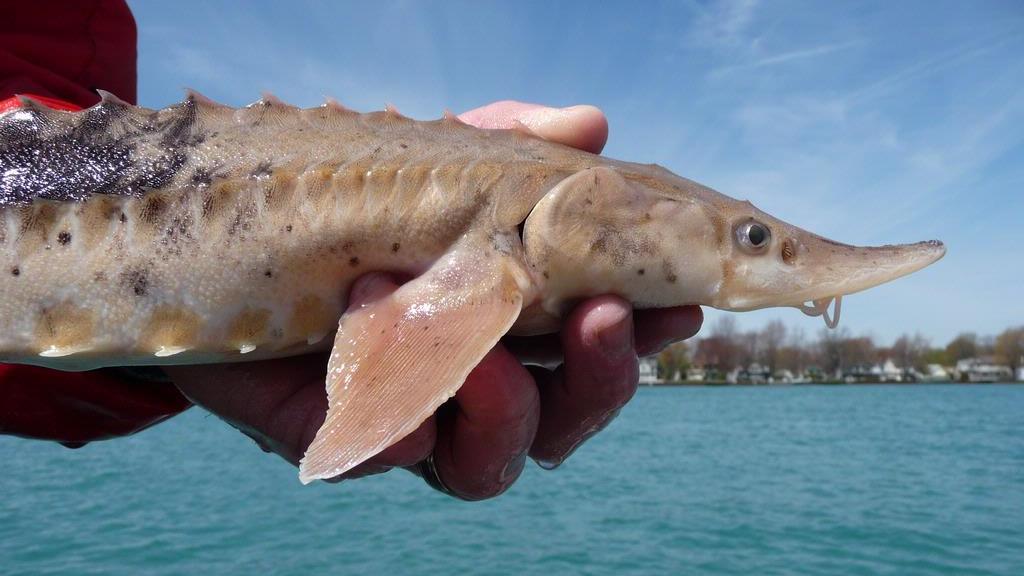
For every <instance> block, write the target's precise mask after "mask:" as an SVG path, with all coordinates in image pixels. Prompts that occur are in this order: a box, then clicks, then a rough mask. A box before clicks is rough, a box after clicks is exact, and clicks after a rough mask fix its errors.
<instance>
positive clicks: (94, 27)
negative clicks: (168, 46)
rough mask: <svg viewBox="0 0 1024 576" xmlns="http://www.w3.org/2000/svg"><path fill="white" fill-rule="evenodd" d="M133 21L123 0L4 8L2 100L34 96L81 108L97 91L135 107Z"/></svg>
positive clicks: (30, 0) (16, 3) (65, 0)
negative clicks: (38, 95) (49, 98)
mask: <svg viewBox="0 0 1024 576" xmlns="http://www.w3.org/2000/svg"><path fill="white" fill-rule="evenodd" d="M135 42H136V29H135V19H134V18H133V17H132V13H131V10H129V9H128V5H127V4H125V2H124V1H123V0H47V1H43V0H13V1H10V2H3V3H2V4H0V99H2V98H7V97H8V96H12V95H14V94H20V93H30V94H42V95H44V96H53V97H56V98H60V99H62V100H67V101H68V102H73V103H75V104H78V105H79V106H82V107H88V106H91V105H92V104H94V103H96V101H97V100H98V97H97V95H96V91H95V90H96V88H101V89H103V90H107V91H108V92H113V93H114V94H115V95H117V96H118V97H120V98H121V99H122V100H125V101H127V102H131V103H135V96H136V94H135V83H136V75H135V60H136V48H135Z"/></svg>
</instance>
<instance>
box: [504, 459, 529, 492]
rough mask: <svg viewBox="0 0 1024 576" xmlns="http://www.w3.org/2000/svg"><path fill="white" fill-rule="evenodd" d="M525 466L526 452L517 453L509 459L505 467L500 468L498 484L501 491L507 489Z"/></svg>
mask: <svg viewBox="0 0 1024 576" xmlns="http://www.w3.org/2000/svg"><path fill="white" fill-rule="evenodd" d="M525 467H526V452H523V453H522V454H519V455H518V456H516V457H515V458H513V459H512V460H510V461H509V463H508V464H506V465H505V468H503V469H502V470H501V474H499V475H498V484H499V485H500V486H501V490H502V492H504V491H505V490H507V489H508V487H509V486H511V485H512V483H513V482H515V481H516V479H517V478H519V475H520V474H522V472H523V468H525Z"/></svg>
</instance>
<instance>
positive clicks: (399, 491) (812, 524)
mask: <svg viewBox="0 0 1024 576" xmlns="http://www.w3.org/2000/svg"><path fill="white" fill-rule="evenodd" d="M542 570H543V571H546V572H550V573H553V574H624V573H636V574H667V573H684V574H759V575H760V574H894V575H897V574H898V575H914V574H958V575H959V574H1005V575H1008V576H1009V575H1020V574H1024V386H914V387H899V386H863V387H852V386H846V387H823V386H806V387H791V388H715V389H712V388H666V389H642V390H640V392H639V393H638V395H637V397H636V398H635V400H634V401H633V402H632V403H631V404H630V405H629V407H628V408H627V409H626V410H624V411H623V413H622V415H621V416H620V417H619V419H618V420H617V421H616V422H615V423H614V424H613V425H612V426H611V427H610V428H609V429H608V430H607V431H606V432H605V433H604V434H602V435H600V436H598V437H597V438H595V439H594V440H593V441H592V442H591V444H589V445H587V446H585V447H584V448H583V449H581V450H580V451H579V452H578V453H577V454H576V455H575V456H574V457H573V458H572V459H571V460H570V461H569V462H567V463H566V465H565V466H563V467H562V468H560V469H558V470H555V471H553V472H546V471H543V470H540V469H539V468H537V467H536V466H531V467H529V468H528V469H527V471H526V472H525V474H524V477H523V478H522V480H521V481H520V482H519V483H518V484H517V485H516V486H514V487H513V488H512V490H511V491H510V492H509V493H507V494H506V495H504V496H503V497H500V498H498V499H496V500H493V501H488V502H482V503H465V502H458V501H455V500H451V499H449V498H446V497H444V496H441V495H439V494H436V493H433V492H431V491H430V490H428V489H427V488H426V487H425V486H424V485H423V484H422V482H421V481H420V480H419V479H418V478H415V477H413V476H411V475H409V474H407V473H405V472H401V471H398V472H392V473H391V474H388V475H386V476H381V477H376V478H371V479H367V480H360V481H354V482H348V483H343V484H341V485H337V486H332V485H315V486H309V487H303V486H302V485H300V484H299V482H298V480H297V478H296V473H295V470H294V469H292V468H290V467H288V466H287V465H285V464H284V463H282V462H280V461H278V460H276V459H275V458H272V457H270V456H268V455H265V454H263V453H262V452H261V451H259V450H258V449H257V448H256V447H255V445H254V444H253V443H252V442H250V441H249V440H248V439H246V438H244V437H243V436H242V435H241V434H239V433H237V432H235V431H234V430H231V429H229V428H228V427H227V426H226V425H224V424H222V423H221V422H220V421H218V420H217V419H215V418H213V417H210V416H208V415H206V414H205V413H203V412H201V411H199V410H191V411H190V412H189V413H187V414H185V415H184V416H182V417H179V418H177V419H175V420H173V421H171V422H168V423H167V424H165V425H162V426H159V427H157V428H155V429H153V430H150V431H147V432H145V433H143V434H140V435H138V436H136V437H133V438H129V439H126V440H121V441H115V442H106V443H99V444H94V445H91V446H88V447H86V448H84V449H82V450H78V451H72V450H67V449H64V448H61V447H58V446H55V445H49V444H43V443H33V442H27V441H22V440H16V439H11V438H2V439H0V574H3V575H4V576H9V575H15V574H31V575H37V574H76V575H77V574H140V573H145V574H201V573H202V574H206V573H210V574H246V575H248V574H328V573H330V574H349V573H352V574H356V573H358V574H365V573H373V574H377V573H385V572H391V573H395V574H434V573H442V574H463V573H467V574H523V573H539V572H540V571H542Z"/></svg>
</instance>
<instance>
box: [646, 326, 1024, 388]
mask: <svg viewBox="0 0 1024 576" xmlns="http://www.w3.org/2000/svg"><path fill="white" fill-rule="evenodd" d="M968 358H992V359H993V361H994V362H996V363H999V364H1002V365H1004V366H1008V367H1010V369H1011V371H1012V373H1013V374H1014V375H1016V374H1017V373H1018V370H1019V368H1020V366H1021V362H1022V360H1024V326H1017V327H1012V328H1007V329H1006V330H1004V331H1003V332H1002V333H1000V334H998V335H996V336H979V335H978V334H976V333H974V332H963V333H960V334H958V335H957V336H956V337H955V338H953V339H952V340H951V341H950V342H948V343H947V344H946V345H945V346H935V345H933V344H932V342H931V341H930V340H929V339H928V338H926V337H924V336H922V335H921V334H914V335H911V334H903V335H901V336H900V337H899V338H897V339H896V341H895V342H893V343H892V345H891V346H884V345H879V344H878V343H876V342H875V340H874V339H873V338H872V337H871V336H853V335H851V334H850V331H849V330H848V329H846V328H839V329H836V330H829V329H822V330H821V331H820V332H818V334H817V337H816V338H813V339H812V338H807V336H806V334H805V332H804V331H803V329H802V328H791V327H787V326H786V324H784V323H783V322H782V321H781V320H772V321H771V322H768V323H767V324H766V325H764V326H763V327H762V328H761V329H760V330H752V331H746V332H744V331H740V330H739V329H738V327H737V325H736V319H735V318H734V317H732V316H721V317H719V319H718V320H717V321H716V322H715V323H714V324H713V325H712V326H711V327H710V329H709V331H708V335H707V336H704V337H701V338H695V339H692V340H689V341H686V342H678V343H676V344H673V345H671V346H669V347H668V348H666V349H665V350H663V351H662V352H661V353H660V354H659V355H658V369H659V373H660V374H663V375H674V374H676V373H679V374H685V372H686V370H687V369H689V368H690V367H691V366H693V367H698V368H703V369H705V370H706V371H709V372H711V373H712V374H715V375H717V376H719V377H724V375H725V374H728V373H729V372H731V371H732V370H733V369H735V368H746V367H749V366H751V365H752V364H754V363H756V364H759V365H760V366H762V367H763V368H764V369H765V370H767V371H768V373H770V374H778V373H779V372H781V371H783V370H788V371H789V372H790V373H792V374H805V373H807V372H808V371H818V372H820V373H822V374H842V373H845V372H846V371H848V370H850V369H851V368H854V367H858V366H870V365H876V364H881V363H883V362H885V361H886V360H891V361H892V362H893V363H894V364H895V365H896V367H898V368H899V369H901V370H903V371H910V370H916V371H918V372H925V370H926V367H927V366H928V365H929V364H938V365H940V366H947V367H948V366H955V365H956V363H957V362H958V361H960V360H964V359H968Z"/></svg>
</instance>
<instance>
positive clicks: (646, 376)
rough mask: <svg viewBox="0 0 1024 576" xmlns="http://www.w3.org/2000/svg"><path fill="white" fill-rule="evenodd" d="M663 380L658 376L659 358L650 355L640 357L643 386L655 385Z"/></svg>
mask: <svg viewBox="0 0 1024 576" xmlns="http://www.w3.org/2000/svg"><path fill="white" fill-rule="evenodd" d="M661 383H662V380H661V379H660V378H658V359H657V358H655V357H653V356H650V357H647V358H641V359H640V385H641V386H653V385H655V384H661Z"/></svg>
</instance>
